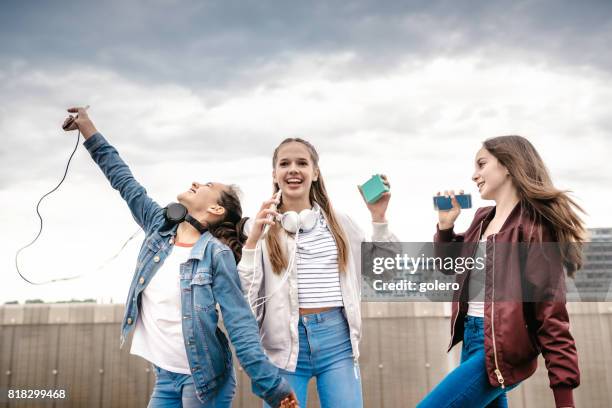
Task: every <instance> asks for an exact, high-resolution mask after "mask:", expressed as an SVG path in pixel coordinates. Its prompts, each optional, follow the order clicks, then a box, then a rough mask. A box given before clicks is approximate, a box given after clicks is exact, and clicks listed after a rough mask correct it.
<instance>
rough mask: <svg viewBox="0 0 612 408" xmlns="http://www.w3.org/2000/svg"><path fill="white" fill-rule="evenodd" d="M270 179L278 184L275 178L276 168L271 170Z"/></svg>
mask: <svg viewBox="0 0 612 408" xmlns="http://www.w3.org/2000/svg"><path fill="white" fill-rule="evenodd" d="M272 181H273V182H274V183H276V184H278V181H277V180H276V170H272Z"/></svg>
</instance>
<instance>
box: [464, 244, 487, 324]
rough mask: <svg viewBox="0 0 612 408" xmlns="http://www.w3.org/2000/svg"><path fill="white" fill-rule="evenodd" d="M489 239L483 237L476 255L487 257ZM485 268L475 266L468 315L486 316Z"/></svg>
mask: <svg viewBox="0 0 612 408" xmlns="http://www.w3.org/2000/svg"><path fill="white" fill-rule="evenodd" d="M486 246H487V239H486V238H482V239H481V240H480V243H479V244H478V249H477V250H476V257H482V258H484V259H485V260H486V258H487V251H486ZM485 276H486V274H485V268H474V269H472V271H471V272H470V281H469V282H468V297H469V299H470V300H469V301H468V312H467V314H468V316H476V317H484V293H485Z"/></svg>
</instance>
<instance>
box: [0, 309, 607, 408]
mask: <svg viewBox="0 0 612 408" xmlns="http://www.w3.org/2000/svg"><path fill="white" fill-rule="evenodd" d="M569 309H570V313H571V324H572V333H573V334H574V337H575V338H576V341H577V346H578V351H579V356H580V368H581V371H582V385H581V386H580V387H579V388H578V389H577V390H576V393H575V396H576V400H577V401H576V402H577V404H578V405H577V406H580V407H602V408H603V407H605V408H608V407H611V406H612V303H582V304H577V303H576V304H570V305H569ZM122 316H123V306H122V305H93V304H49V305H44V304H43V305H26V306H21V305H5V306H0V391H2V395H1V396H0V407H5V406H9V407H13V406H19V407H22V406H31V407H39V406H48V407H92V408H94V407H112V408H118V407H144V406H146V404H147V401H148V398H149V395H150V392H151V389H152V387H153V384H154V381H155V376H154V374H153V372H152V371H151V370H150V368H149V365H148V364H147V363H146V362H145V361H144V360H142V359H141V358H139V357H134V356H131V355H130V354H129V353H128V351H129V344H126V345H125V346H124V348H123V349H122V350H120V349H119V324H120V323H119V322H120V320H121V317H122ZM363 325H364V333H363V340H362V343H361V354H362V356H361V359H360V364H361V372H362V378H363V393H364V400H365V406H366V407H377V408H378V407H380V408H385V407H413V406H415V404H416V403H417V402H418V401H419V400H420V399H421V398H422V397H423V396H424V395H425V394H426V393H427V391H428V390H429V389H431V388H432V387H433V386H434V385H435V384H436V383H437V382H438V381H440V379H441V378H442V377H443V376H444V375H445V374H446V373H447V372H448V370H449V369H451V368H452V367H455V366H456V364H457V361H458V357H459V355H458V350H453V352H451V353H450V354H446V353H445V350H446V346H447V344H448V341H449V308H448V305H444V304H441V303H363ZM237 374H238V383H239V386H238V392H237V396H236V399H235V403H234V407H240V408H242V407H260V406H261V403H260V402H259V400H258V399H257V398H256V397H255V396H254V395H253V394H251V392H250V382H249V380H248V377H246V375H245V374H244V372H242V371H241V370H240V369H238V370H237ZM7 389H65V390H66V392H67V394H68V398H67V399H65V400H54V401H53V400H44V401H43V400H19V401H18V400H10V401H7V400H6V392H7ZM309 396H310V401H309V404H308V407H318V406H319V404H318V403H317V401H315V400H316V391H315V384H314V381H312V382H311V384H310V394H309ZM509 400H510V406H511V407H517V408H521V407H537V408H540V407H553V406H554V404H553V399H552V392H551V391H550V389H549V388H548V378H547V375H546V370H545V369H544V363H543V360H541V361H540V368H539V369H538V371H537V373H536V374H535V375H534V376H533V377H531V378H530V379H529V380H527V381H526V382H525V383H523V384H522V385H520V386H519V387H518V388H517V389H515V390H513V391H512V392H510V393H509Z"/></svg>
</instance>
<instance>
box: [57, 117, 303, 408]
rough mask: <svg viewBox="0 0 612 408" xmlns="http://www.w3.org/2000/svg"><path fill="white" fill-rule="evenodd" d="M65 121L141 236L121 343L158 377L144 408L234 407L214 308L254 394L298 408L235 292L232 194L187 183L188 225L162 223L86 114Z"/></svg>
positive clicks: (237, 227) (237, 238)
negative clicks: (82, 140) (81, 140)
mask: <svg viewBox="0 0 612 408" xmlns="http://www.w3.org/2000/svg"><path fill="white" fill-rule="evenodd" d="M68 112H71V113H77V114H78V116H77V117H76V118H73V117H72V116H71V117H70V118H68V119H66V122H65V123H64V125H65V126H66V130H74V129H77V128H78V129H79V131H80V132H81V134H82V135H83V137H84V138H85V143H84V145H85V147H86V148H87V150H88V151H89V153H90V154H91V156H92V158H93V159H94V161H95V162H96V164H98V166H99V167H100V169H101V170H102V172H103V173H104V175H105V176H106V177H107V179H108V180H109V182H110V183H111V185H112V187H113V188H115V189H116V190H118V191H119V193H120V194H121V196H122V198H123V199H124V200H125V201H126V203H127V204H128V206H129V208H130V211H131V212H132V215H133V217H134V219H135V220H136V222H137V223H138V224H139V225H140V227H141V228H143V230H144V231H145V234H146V236H145V241H144V243H143V245H142V248H141V250H140V254H139V256H138V261H137V265H136V271H135V274H134V278H133V281H132V284H131V286H130V290H129V294H128V299H127V303H126V310H125V316H124V320H123V324H122V329H121V331H122V340H123V339H124V338H126V337H127V335H128V334H129V333H130V332H132V331H133V332H134V337H133V339H132V348H131V353H132V354H136V355H140V356H142V357H144V358H145V359H147V360H148V361H149V362H151V363H152V364H153V367H154V369H155V372H156V382H155V387H154V389H153V394H152V395H151V399H150V402H149V407H150V408H155V407H181V406H185V407H206V408H213V407H214V408H221V407H223V408H229V407H230V406H231V402H232V399H233V397H234V394H235V386H236V379H235V373H234V369H233V365H232V356H231V351H230V349H229V345H228V341H227V338H226V337H225V334H224V333H223V332H222V331H221V330H220V329H219V327H218V311H217V308H216V305H219V306H220V308H221V311H222V313H223V318H224V325H225V327H226V329H227V331H228V334H229V337H230V339H231V340H232V343H233V345H234V347H235V349H236V354H237V356H238V359H239V360H240V363H241V365H242V367H243V368H244V369H245V371H246V372H247V374H248V375H249V376H250V377H251V380H252V386H253V391H254V392H255V393H256V394H257V395H258V396H260V397H261V398H263V399H264V400H265V401H266V402H267V403H269V404H271V405H272V406H274V407H278V406H282V407H295V406H297V405H296V398H295V395H294V394H293V392H292V391H291V388H290V386H289V384H288V383H287V382H286V381H285V380H284V379H283V378H282V377H281V376H280V375H279V372H278V369H277V368H276V367H274V366H273V365H272V364H270V362H269V360H268V359H267V358H266V356H265V355H264V353H263V350H262V348H261V345H260V342H259V338H258V333H257V325H256V322H255V320H254V319H253V316H252V314H251V312H250V310H249V307H248V304H247V303H246V301H245V300H244V297H243V295H242V292H241V289H240V282H239V279H238V274H237V273H236V262H237V261H239V260H240V257H241V249H242V243H243V242H244V239H245V237H244V236H243V235H242V234H241V233H240V231H241V230H242V224H243V223H244V219H242V210H241V206H240V201H239V198H238V195H237V193H236V190H235V188H234V187H232V186H227V185H224V184H221V183H216V182H207V183H197V182H193V183H192V184H191V186H190V188H189V189H188V190H187V191H185V192H183V193H181V194H179V195H178V196H177V199H178V201H179V203H180V204H182V205H183V206H184V207H185V208H186V209H187V213H188V215H189V216H190V217H192V218H191V219H189V217H187V218H186V219H187V220H189V221H190V222H188V221H183V222H180V223H178V224H175V225H172V224H169V223H168V222H167V221H166V217H165V211H164V209H163V208H161V207H160V206H159V205H158V204H157V203H156V202H155V201H154V200H152V199H151V198H150V197H149V196H148V195H147V192H146V190H145V189H144V188H143V187H142V186H141V185H140V184H139V183H138V182H137V181H136V180H135V179H134V177H133V175H132V173H131V171H130V169H129V168H128V166H127V165H126V164H125V163H124V162H123V160H122V159H121V157H120V156H119V153H118V152H117V150H116V149H115V148H114V147H112V146H111V145H110V144H109V143H108V142H107V141H106V140H105V139H104V137H103V136H102V135H101V134H100V133H98V131H97V130H96V128H95V126H94V124H93V123H92V121H91V120H90V119H89V117H88V115H87V113H86V111H85V109H82V108H71V109H69V110H68ZM70 121H73V123H72V124H71V125H70V124H69V123H70ZM194 220H195V221H194Z"/></svg>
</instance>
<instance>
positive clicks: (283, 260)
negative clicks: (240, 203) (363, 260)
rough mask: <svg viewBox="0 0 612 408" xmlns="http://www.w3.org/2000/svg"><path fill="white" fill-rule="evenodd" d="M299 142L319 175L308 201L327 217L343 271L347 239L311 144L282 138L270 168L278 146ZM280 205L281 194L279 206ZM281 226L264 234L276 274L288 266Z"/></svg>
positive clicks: (275, 187) (274, 226)
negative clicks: (282, 246)
mask: <svg viewBox="0 0 612 408" xmlns="http://www.w3.org/2000/svg"><path fill="white" fill-rule="evenodd" d="M293 142H297V143H301V144H303V145H304V146H306V149H307V150H308V152H309V154H310V159H311V160H312V162H313V165H314V167H315V170H317V172H318V174H319V176H318V177H317V180H314V181H313V182H312V185H311V187H310V195H309V198H310V202H311V203H313V202H314V203H317V204H318V205H319V207H321V211H323V214H324V215H325V217H326V219H327V224H328V225H329V229H330V231H331V233H332V236H333V237H334V241H336V246H337V248H338V270H339V271H341V272H342V271H345V270H346V264H347V260H348V241H347V239H346V236H345V234H344V231H343V230H342V227H340V224H339V223H338V220H337V219H336V215H335V213H334V210H333V208H332V205H331V203H330V201H329V197H328V195H327V190H326V189H325V183H324V182H323V176H322V175H321V169H320V168H319V154H318V153H317V151H316V149H315V148H314V146H313V145H312V144H310V143H309V142H307V141H306V140H304V139H301V138H299V137H298V138H287V139H285V140H283V141H282V142H281V143H280V144H279V145H278V146H277V147H276V149H275V150H274V155H273V156H272V168H273V169H274V168H276V163H277V161H278V151H279V150H280V148H281V147H282V146H283V145H285V144H287V143H293ZM278 190H279V186H278V184H276V183H274V192H277V191H278ZM279 207H282V196H281V203H280V206H279ZM281 230H282V228H281V227H279V226H278V224H277V223H275V224H274V225H273V226H272V227H271V228H270V231H269V232H268V235H267V236H266V245H267V246H268V254H269V256H270V263H271V264H272V270H273V271H274V273H276V274H280V273H281V272H282V271H283V270H285V269H286V268H287V267H288V260H287V257H286V256H285V254H284V252H283V249H282V248H281V245H280V240H279V234H280V233H281V232H282V231H281Z"/></svg>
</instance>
